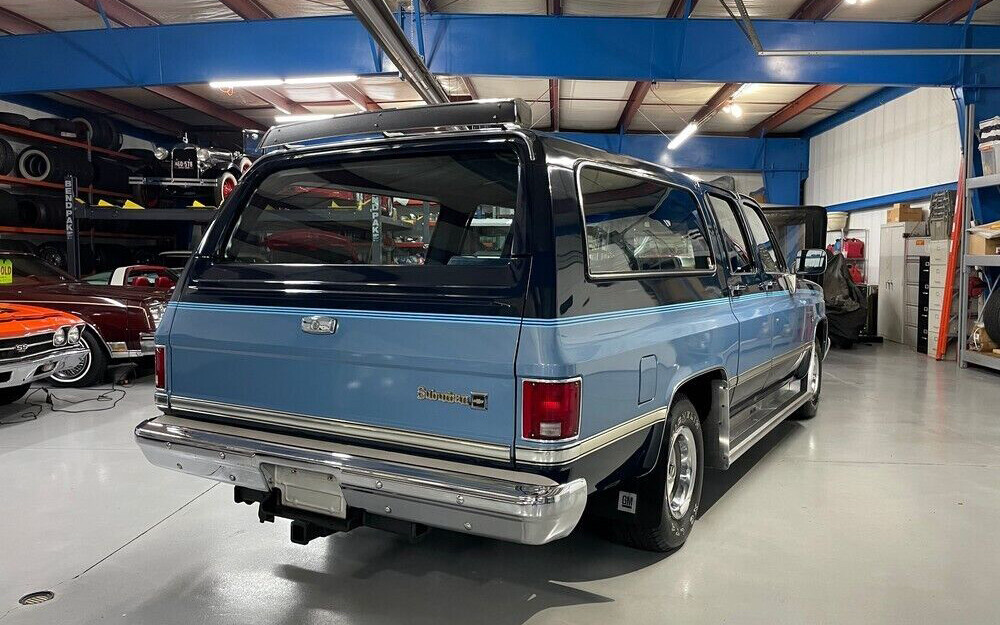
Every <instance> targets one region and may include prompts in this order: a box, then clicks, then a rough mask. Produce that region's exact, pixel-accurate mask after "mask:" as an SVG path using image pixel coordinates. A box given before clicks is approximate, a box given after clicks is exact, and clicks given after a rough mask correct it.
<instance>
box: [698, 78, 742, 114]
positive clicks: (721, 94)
mask: <svg viewBox="0 0 1000 625" xmlns="http://www.w3.org/2000/svg"><path fill="white" fill-rule="evenodd" d="M742 86H743V85H742V84H741V83H733V82H728V83H726V84H724V85H722V86H721V87H719V90H718V91H716V92H715V95H713V96H712V98H711V99H710V100H709V101H708V102H706V103H705V106H703V107H701V109H699V110H698V112H697V113H696V114H695V116H694V117H692V118H691V121H693V122H694V123H696V124H703V123H705V122H706V121H708V120H709V119H711V118H712V116H713V115H715V114H716V113H718V112H719V111H721V110H722V107H724V106H725V105H726V104H728V103H729V100H730V99H732V97H733V95H735V94H736V92H737V91H739V90H740V87H742Z"/></svg>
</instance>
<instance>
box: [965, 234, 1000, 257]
mask: <svg viewBox="0 0 1000 625" xmlns="http://www.w3.org/2000/svg"><path fill="white" fill-rule="evenodd" d="M965 253H966V254H969V255H972V256H993V255H995V254H1000V237H997V238H993V239H987V238H986V237H984V236H980V235H978V234H971V233H970V234H969V249H967V250H966V251H965Z"/></svg>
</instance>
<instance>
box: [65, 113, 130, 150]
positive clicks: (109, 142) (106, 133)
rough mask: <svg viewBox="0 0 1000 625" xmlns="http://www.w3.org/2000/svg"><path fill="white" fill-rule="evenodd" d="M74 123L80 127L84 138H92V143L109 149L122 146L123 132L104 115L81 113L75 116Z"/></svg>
mask: <svg viewBox="0 0 1000 625" xmlns="http://www.w3.org/2000/svg"><path fill="white" fill-rule="evenodd" d="M73 123H74V124H76V125H77V127H78V128H79V129H80V132H81V134H80V137H81V139H82V140H85V139H87V138H88V137H89V138H90V145H93V146H96V147H99V148H105V149H108V150H117V149H118V148H120V147H121V134H120V133H118V130H117V129H116V128H115V125H114V124H113V123H112V122H111V120H110V119H108V118H107V117H105V116H104V115H81V116H80V117H74V118H73Z"/></svg>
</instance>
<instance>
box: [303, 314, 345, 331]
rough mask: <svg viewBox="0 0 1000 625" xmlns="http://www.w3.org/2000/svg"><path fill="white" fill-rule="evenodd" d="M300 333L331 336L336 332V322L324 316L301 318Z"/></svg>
mask: <svg viewBox="0 0 1000 625" xmlns="http://www.w3.org/2000/svg"><path fill="white" fill-rule="evenodd" d="M302 331H303V332H305V333H307V334H333V333H334V332H336V331H337V320H336V319H334V318H333V317H327V316H326V315H310V316H308V317H303V318H302Z"/></svg>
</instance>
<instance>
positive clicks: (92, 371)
mask: <svg viewBox="0 0 1000 625" xmlns="http://www.w3.org/2000/svg"><path fill="white" fill-rule="evenodd" d="M80 343H81V344H82V345H85V346H86V347H87V354H86V355H84V356H83V357H82V358H81V359H80V362H79V363H78V364H77V365H76V366H74V367H70V368H69V369H64V370H62V371H57V372H56V373H54V374H52V377H51V378H49V380H50V381H51V382H52V384H54V385H56V386H67V387H82V386H93V385H94V384H100V383H101V382H103V381H104V380H105V378H106V377H107V375H108V363H109V362H110V361H111V358H110V357H109V356H108V353H107V351H105V347H104V341H102V340H101V339H100V337H98V336H97V335H96V334H95V333H94V331H93V330H91V329H90V328H86V329H84V331H83V335H82V336H81V337H80Z"/></svg>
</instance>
